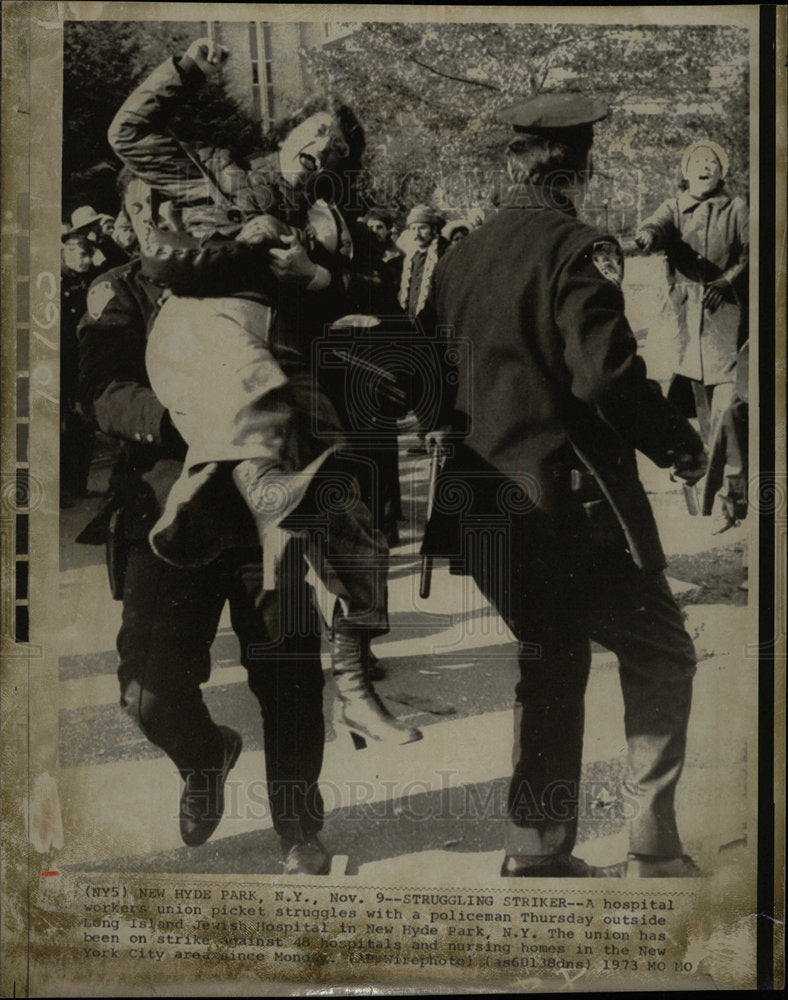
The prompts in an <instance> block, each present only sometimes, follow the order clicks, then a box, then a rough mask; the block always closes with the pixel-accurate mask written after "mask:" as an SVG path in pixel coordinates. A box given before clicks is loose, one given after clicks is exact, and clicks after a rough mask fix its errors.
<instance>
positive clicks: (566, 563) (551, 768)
mask: <svg viewBox="0 0 788 1000" xmlns="http://www.w3.org/2000/svg"><path fill="white" fill-rule="evenodd" d="M530 517H531V519H532V521H533V520H534V518H533V515H530ZM512 520H513V521H514V523H513V524H512V523H511V522H510V526H509V527H510V529H511V530H510V533H509V536H508V539H507V540H506V541H505V542H504V544H501V545H500V547H499V548H498V553H499V556H500V557H499V558H497V559H490V558H489V552H488V553H487V557H486V558H485V557H484V555H483V553H481V552H480V553H478V554H477V555H476V556H474V554H473V552H470V553H469V552H468V548H470V547H468V548H466V555H470V558H469V562H468V569H469V570H470V571H471V574H472V575H473V577H474V579H475V580H476V582H477V584H478V586H479V587H480V589H481V590H482V592H483V593H484V594H485V596H486V597H487V598H488V600H489V601H490V602H491V603H492V604H493V605H494V606H495V607H496V608H497V609H498V611H499V612H500V613H501V614H502V616H503V617H504V620H505V621H506V623H507V624H508V625H509V627H510V628H511V630H512V631H513V632H514V634H515V636H516V637H517V639H518V640H519V643H520V646H519V649H520V656H519V667H520V681H519V683H518V685H517V688H516V709H515V740H514V750H513V776H512V780H511V784H510V788H509V797H508V811H509V823H508V824H507V843H506V851H507V853H508V854H523V855H545V854H553V853H562V852H567V851H571V850H572V847H573V845H574V842H575V838H576V833H577V825H578V802H579V784H580V768H581V762H582V752H583V730H584V721H585V720H584V710H585V706H584V699H585V690H586V684H587V681H588V675H589V669H590V665H591V651H590V644H589V640H594V641H596V642H599V643H601V644H602V645H604V646H606V647H607V648H608V649H610V650H611V651H612V652H613V653H615V655H616V656H617V657H618V660H619V673H620V681H621V689H622V694H623V699H624V712H625V716H624V725H625V731H626V740H627V747H628V772H627V776H626V780H625V782H624V785H623V788H622V789H621V794H622V797H623V799H624V808H625V810H626V812H625V815H627V816H628V818H629V831H630V850H631V851H632V852H633V853H637V854H644V855H654V856H664V857H675V856H678V855H680V854H681V853H682V847H681V840H680V838H679V834H678V830H677V826H676V816H675V807H674V797H675V791H676V785H677V782H678V780H679V776H680V775H681V771H682V767H683V764H684V755H685V747H686V736H687V725H688V720H689V713H690V704H691V699H692V678H693V676H694V673H695V665H696V659H695V652H694V649H693V646H692V641H691V639H690V637H689V635H688V634H687V632H686V629H685V628H684V623H683V619H682V615H681V612H680V610H679V608H678V606H677V605H676V602H675V600H674V599H673V596H672V594H671V592H670V589H669V587H668V584H667V581H666V579H665V576H664V573H662V572H652V573H644V572H642V571H640V570H639V569H638V568H637V567H636V566H635V565H634V563H632V561H631V559H630V558H629V556H628V554H627V552H626V551H625V550H624V548H623V546H621V547H610V548H599V547H597V546H596V545H592V544H591V543H590V541H589V539H588V538H587V537H584V536H583V532H582V529H581V530H579V531H575V530H570V528H569V526H566V530H561V529H558V530H555V531H552V530H547V531H545V532H542V531H540V530H538V529H536V530H534V525H533V523H529V515H526V516H524V517H522V518H517V517H514V518H513V519H512Z"/></svg>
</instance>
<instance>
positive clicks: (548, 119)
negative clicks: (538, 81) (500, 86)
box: [499, 93, 608, 133]
mask: <svg viewBox="0 0 788 1000" xmlns="http://www.w3.org/2000/svg"><path fill="white" fill-rule="evenodd" d="M607 112H608V108H607V105H606V104H605V103H604V102H603V101H600V100H598V99H596V98H593V97H586V96H585V94H576V93H568V94H538V95H537V96H536V97H528V98H525V99H522V100H519V101H515V103H514V104H510V105H508V106H507V107H505V108H503V109H502V110H501V111H500V112H499V117H500V118H501V120H502V121H505V122H507V123H508V124H509V125H512V126H514V130H515V132H537V133H539V132H553V131H556V130H559V129H576V128H578V127H582V126H583V125H593V123H594V122H598V121H601V120H602V119H603V118H606V117H607Z"/></svg>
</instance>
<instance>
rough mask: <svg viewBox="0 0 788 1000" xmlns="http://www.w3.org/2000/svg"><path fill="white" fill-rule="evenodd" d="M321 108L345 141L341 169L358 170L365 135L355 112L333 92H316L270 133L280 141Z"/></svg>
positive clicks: (277, 123)
mask: <svg viewBox="0 0 788 1000" xmlns="http://www.w3.org/2000/svg"><path fill="white" fill-rule="evenodd" d="M321 111H325V112H327V113H328V114H330V115H331V116H332V117H333V118H334V120H335V121H336V123H337V125H338V126H339V128H340V131H341V132H342V136H343V138H344V140H345V142H346V143H347V144H348V155H347V157H345V159H344V160H343V161H342V164H341V166H340V169H341V170H360V169H361V157H362V156H363V154H364V150H365V149H366V144H367V143H366V137H365V135H364V129H363V128H362V127H361V123H360V122H359V120H358V118H356V116H355V113H354V112H353V110H352V108H350V107H349V105H347V104H345V103H344V101H342V100H341V99H340V98H339V97H337V96H336V95H328V96H327V95H317V96H315V97H310V98H309V99H308V100H307V101H305V102H304V103H303V104H302V105H301V107H300V108H298V109H297V110H296V111H294V112H293V114H291V115H288V116H287V117H286V118H282V119H281V120H280V121H278V122H276V124H275V125H274V126H273V127H272V130H271V135H272V137H273V138H274V139H275V140H276V143H277V144H279V143H280V142H282V141H283V140H284V139H286V138H287V136H288V135H289V134H290V133H291V132H292V131H293V129H294V128H296V127H297V126H298V125H300V124H301V122H305V121H306V120H307V118H311V117H312V115H316V114H318V113H319V112H321Z"/></svg>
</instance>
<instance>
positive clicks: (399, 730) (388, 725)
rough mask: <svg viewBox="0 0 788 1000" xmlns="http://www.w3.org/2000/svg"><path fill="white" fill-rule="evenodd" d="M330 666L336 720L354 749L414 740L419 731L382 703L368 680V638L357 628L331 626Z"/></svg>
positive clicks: (419, 735) (418, 736) (398, 743)
mask: <svg viewBox="0 0 788 1000" xmlns="http://www.w3.org/2000/svg"><path fill="white" fill-rule="evenodd" d="M331 666H332V668H333V671H334V683H335V684H336V688H337V693H338V695H339V700H340V702H341V703H342V714H341V717H340V719H339V720H338V721H340V722H341V723H342V724H343V725H344V726H346V727H347V729H349V730H350V735H351V737H352V738H353V742H354V744H355V746H356V749H357V750H360V749H362V748H363V747H365V746H367V744H369V743H380V744H388V745H389V746H395V745H401V744H403V743H415V742H416V740H420V739H421V738H422V735H423V734H422V732H421V730H419V729H416V728H415V727H413V726H409V725H407V723H404V722H400V721H399V720H398V719H396V718H395V717H394V716H393V715H392V714H391V712H389V710H388V709H387V708H386V706H385V705H384V704H383V701H382V700H381V699H380V697H379V696H378V695H377V694H376V692H375V689H374V688H373V687H372V684H371V683H370V680H369V639H368V638H367V637H366V636H365V635H364V634H363V632H360V631H359V630H347V629H343V628H341V627H339V628H336V627H335V628H334V639H333V648H332V650H331Z"/></svg>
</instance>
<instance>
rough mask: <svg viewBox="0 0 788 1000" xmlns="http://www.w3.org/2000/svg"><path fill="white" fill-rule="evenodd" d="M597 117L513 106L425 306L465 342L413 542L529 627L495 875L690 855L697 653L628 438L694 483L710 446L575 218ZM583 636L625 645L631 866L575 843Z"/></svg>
mask: <svg viewBox="0 0 788 1000" xmlns="http://www.w3.org/2000/svg"><path fill="white" fill-rule="evenodd" d="M605 115H606V108H605V107H604V106H603V105H601V104H599V103H598V102H596V101H594V100H591V99H589V98H587V97H584V96H582V95H578V94H547V95H542V96H539V97H536V98H532V99H529V100H524V101H520V102H518V103H516V104H514V105H513V106H511V107H509V108H507V109H506V110H505V111H504V113H503V118H504V120H505V121H506V122H508V123H511V124H512V125H513V126H514V130H515V135H514V138H513V139H512V141H511V142H510V143H509V146H508V148H507V150H506V164H507V171H508V175H509V178H510V180H511V181H512V187H511V189H510V192H509V195H508V198H507V199H506V201H505V203H504V204H503V205H502V207H501V210H500V211H499V212H498V214H497V215H496V216H495V217H494V218H492V219H491V220H489V221H488V222H486V223H485V224H484V225H482V226H481V228H479V229H477V230H475V231H474V232H472V233H471V234H470V235H469V236H468V237H467V238H466V239H465V240H463V241H462V242H461V243H460V244H459V245H458V246H456V247H455V248H454V249H453V250H452V252H451V253H450V254H447V255H446V256H445V257H444V258H443V259H442V260H441V261H440V262H439V264H438V266H437V268H436V271H435V282H434V288H433V292H432V295H431V300H430V302H429V303H428V306H427V309H426V310H425V313H424V315H423V317H422V318H423V321H424V322H425V323H437V325H438V326H440V327H442V328H447V327H448V328H452V329H453V330H454V331H455V333H456V335H457V337H459V338H466V339H467V340H469V341H470V342H471V345H472V350H471V351H470V352H463V354H462V355H460V354H459V352H458V356H459V357H460V361H459V370H458V371H455V372H454V373H452V374H453V375H454V378H453V379H452V380H447V385H448V384H450V383H453V384H456V386H457V389H456V392H455V393H454V397H453V398H447V399H446V400H445V401H444V408H443V409H444V421H443V426H441V427H440V428H438V430H437V432H436V433H435V434H434V437H435V438H437V439H438V441H439V443H441V444H442V445H443V447H444V448H445V449H446V450H447V453H448V457H447V459H446V464H445V467H444V471H443V474H442V476H441V477H440V478H439V481H438V484H437V491H436V496H435V503H434V513H433V516H432V519H431V521H430V524H429V525H428V529H427V534H426V537H425V546H424V551H425V552H426V553H431V554H442V555H449V556H450V557H451V558H452V568H453V570H454V571H455V572H457V571H459V572H463V573H468V574H470V575H472V576H473V578H474V579H475V581H476V583H477V584H478V586H479V587H480V589H481V590H482V592H483V593H484V594H485V596H486V597H487V598H488V600H489V601H490V602H491V603H492V604H493V606H494V607H495V608H496V609H497V610H498V611H499V612H500V614H501V615H502V616H503V618H504V620H505V621H506V623H507V624H508V626H509V627H510V628H511V630H512V631H513V633H514V634H515V636H516V637H517V639H518V642H519V646H518V653H519V656H518V659H519V669H520V680H519V683H518V685H517V687H516V708H515V744H514V754H513V761H514V774H513V777H512V779H511V783H510V788H509V794H508V822H507V827H506V830H507V832H506V847H505V850H506V856H505V860H504V863H503V867H502V869H501V874H502V875H504V876H523V877H532V876H537V877H538V876H545V877H561V876H566V877H575V876H581V877H583V876H600V875H621V874H622V873H623V872H624V870H626V871H627V874H629V875H640V876H682V875H691V874H695V873H697V868H696V867H695V865H694V863H693V862H692V860H691V859H689V858H688V857H687V856H685V854H684V851H683V848H682V844H681V840H680V839H679V834H678V830H677V826H676V817H675V812H674V793H675V789H676V783H677V781H678V779H679V775H680V774H681V770H682V765H683V763H684V754H685V746H686V734H687V723H688V719H689V711H690V701H691V694H692V678H693V675H694V672H695V655H694V650H693V647H692V642H691V640H690V638H689V636H688V635H687V632H686V630H685V628H684V625H683V621H682V616H681V613H680V611H679V609H678V607H677V605H676V603H675V602H674V599H673V597H672V595H671V592H670V589H669V588H668V585H667V582H666V579H665V575H664V572H663V570H664V567H665V558H664V555H663V552H662V548H661V546H660V541H659V537H658V534H657V530H656V525H655V522H654V518H653V515H652V512H651V509H650V507H649V504H648V500H647V498H646V494H645V491H644V490H643V487H642V485H641V483H640V481H639V479H638V474H637V467H636V463H635V449H638V450H640V451H642V452H643V453H644V454H646V455H648V457H649V458H651V459H652V460H653V461H654V462H656V463H657V465H659V466H661V467H663V468H667V467H671V468H672V471H673V473H674V475H676V476H678V477H680V478H682V479H683V480H685V481H686V482H689V483H692V482H695V481H697V480H698V479H699V478H700V477H701V476H702V475H703V472H704V469H705V466H706V456H705V452H704V450H703V445H702V443H701V441H700V439H699V438H698V436H697V435H696V434H695V432H694V430H693V429H692V428H691V426H690V425H689V424H688V423H687V422H686V420H685V419H684V418H683V417H682V416H681V415H680V414H679V413H678V412H677V411H675V410H674V409H673V408H672V406H671V405H669V404H668V403H667V402H666V400H665V399H664V397H663V396H662V394H661V392H660V390H659V387H658V386H657V385H656V384H655V383H653V382H649V381H648V379H647V377H646V372H645V367H644V364H643V361H642V359H641V358H640V357H638V354H637V345H636V342H635V338H634V336H633V334H632V331H631V329H630V327H629V324H628V323H627V320H626V317H625V315H624V300H623V296H622V293H621V288H620V285H621V279H622V274H623V256H622V252H621V249H620V247H619V245H618V244H617V243H616V241H615V240H613V239H611V238H610V237H609V236H606V235H604V234H603V233H600V232H597V231H596V230H595V229H593V228H591V227H590V226H587V225H585V224H583V223H581V222H579V221H578V220H577V218H576V216H575V208H574V205H573V197H574V196H576V195H577V194H578V193H581V192H582V189H583V186H584V184H585V183H586V182H587V180H588V178H589V176H590V173H591V146H592V141H593V123H594V122H596V121H599V120H601V119H602V118H604V117H605ZM466 356H467V358H468V359H469V360H468V361H466V360H464V359H465V357H466ZM470 359H472V366H471V360H470ZM460 427H462V428H464V430H463V431H462V432H460V431H459V430H458V428H460ZM590 639H593V640H595V641H598V642H600V643H603V644H604V645H606V646H607V647H608V648H609V649H611V650H612V651H613V652H614V653H615V654H616V655H617V656H618V658H619V663H620V677H621V686H622V691H623V696H624V705H625V726H626V736H627V744H628V750H629V771H628V776H627V780H626V783H625V788H626V790H627V792H628V796H629V802H628V805H629V807H630V809H631V810H632V812H633V813H634V818H633V819H632V820H631V823H630V850H631V854H630V858H629V862H628V865H627V866H626V868H625V866H624V864H621V865H617V866H613V867H612V868H611V869H595V868H592V867H591V866H589V865H587V864H586V863H585V862H584V861H582V860H581V859H579V858H577V857H575V856H574V855H573V854H572V850H573V846H574V843H575V839H576V833H577V821H578V785H579V781H580V766H581V758H582V746H583V728H584V717H583V709H584V695H585V689H586V683H587V680H588V674H589V668H590V663H591V654H590V645H589V640H590Z"/></svg>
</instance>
